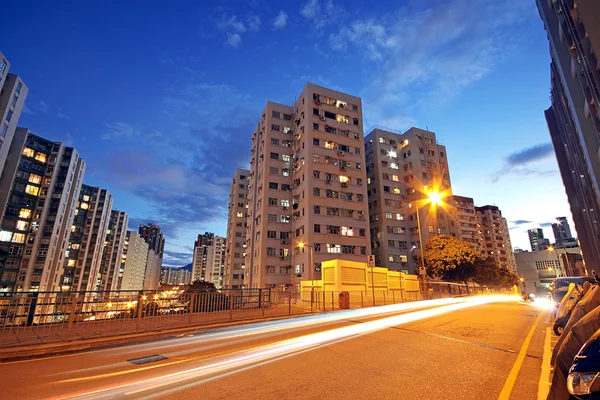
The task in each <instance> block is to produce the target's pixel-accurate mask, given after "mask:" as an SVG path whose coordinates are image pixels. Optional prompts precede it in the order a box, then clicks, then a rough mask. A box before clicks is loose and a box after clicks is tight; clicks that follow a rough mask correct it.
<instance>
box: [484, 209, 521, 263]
mask: <svg viewBox="0 0 600 400" xmlns="http://www.w3.org/2000/svg"><path fill="white" fill-rule="evenodd" d="M475 210H476V211H477V215H478V217H479V218H480V221H481V231H482V235H483V246H482V252H483V254H484V255H485V257H486V258H492V259H493V260H494V262H495V263H496V265H498V266H500V267H503V268H507V269H509V270H511V271H516V262H515V254H514V252H513V250H512V244H511V241H510V235H509V233H508V223H507V222H506V218H503V217H502V211H500V209H499V208H498V207H496V206H491V205H486V206H482V207H475Z"/></svg>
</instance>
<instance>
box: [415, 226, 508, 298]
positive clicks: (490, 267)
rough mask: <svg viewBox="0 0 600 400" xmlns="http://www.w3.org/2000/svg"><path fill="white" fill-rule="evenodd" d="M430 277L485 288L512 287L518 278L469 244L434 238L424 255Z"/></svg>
mask: <svg viewBox="0 0 600 400" xmlns="http://www.w3.org/2000/svg"><path fill="white" fill-rule="evenodd" d="M423 261H424V263H425V267H426V269H427V273H428V274H429V275H431V276H434V277H437V278H440V279H442V280H445V281H450V282H475V283H478V284H480V285H486V286H512V285H515V284H517V283H518V281H519V277H518V276H517V275H516V274H514V273H513V272H511V271H509V270H507V269H506V268H502V267H498V266H497V265H496V263H495V262H494V260H493V259H491V258H487V259H486V258H483V257H482V256H481V255H480V254H479V253H478V252H477V251H475V250H474V249H473V248H471V246H469V245H468V244H467V243H465V242H462V241H460V240H458V239H457V238H455V237H453V236H449V235H438V236H433V237H431V238H430V239H429V240H428V241H427V245H426V246H425V250H424V251H423Z"/></svg>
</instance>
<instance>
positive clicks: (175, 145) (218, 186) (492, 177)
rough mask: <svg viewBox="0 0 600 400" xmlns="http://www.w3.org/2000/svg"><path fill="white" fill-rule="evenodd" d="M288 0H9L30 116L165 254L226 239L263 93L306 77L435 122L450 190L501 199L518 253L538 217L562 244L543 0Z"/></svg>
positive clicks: (379, 108) (562, 207) (376, 107)
mask: <svg viewBox="0 0 600 400" xmlns="http://www.w3.org/2000/svg"><path fill="white" fill-rule="evenodd" d="M291 3H292V2H276V1H261V0H254V1H211V2H206V1H202V2H199V1H186V0H179V1H171V2H169V3H168V4H167V5H166V4H165V3H164V2H159V1H154V0H150V1H145V2H141V1H129V2H118V1H115V0H108V1H97V2H96V1H92V0H90V1H85V2H82V1H66V0H63V1H57V2H40V1H35V0H33V1H31V0H30V1H27V0H22V1H18V2H11V4H10V6H7V7H4V8H3V11H2V12H3V40H2V43H1V50H2V52H3V53H4V54H5V56H6V57H7V58H8V59H9V60H10V62H11V63H12V67H11V72H13V73H17V74H19V75H21V76H22V77H23V79H24V81H25V82H26V84H27V85H28V87H29V89H30V94H29V97H28V100H27V104H26V105H27V109H26V110H25V112H24V113H23V115H22V117H21V121H20V126H25V127H28V128H30V129H31V130H32V131H33V132H35V133H37V134H39V135H42V136H44V137H48V138H50V139H53V140H57V141H64V142H65V143H67V144H68V145H71V146H75V147H76V148H77V149H78V150H79V152H80V153H81V154H82V155H83V157H84V158H85V159H86V160H87V162H88V169H87V172H86V183H88V184H91V185H98V186H102V187H106V188H108V189H109V190H110V191H111V192H112V193H113V194H114V196H115V201H114V205H115V207H116V208H119V209H122V210H124V211H126V212H128V213H129V215H130V216H131V221H132V222H131V224H130V225H131V226H132V227H134V226H135V225H136V224H137V223H139V222H149V221H152V222H157V223H159V224H160V225H161V227H162V228H163V230H164V232H165V235H166V238H167V245H166V256H165V262H164V263H165V265H183V264H186V263H187V262H189V261H190V260H191V252H192V246H193V241H194V239H195V237H196V235H197V234H198V233H201V232H204V231H214V232H216V233H218V234H221V235H224V234H225V231H226V211H227V195H228V190H229V182H230V179H231V177H232V176H233V173H234V171H235V168H237V167H244V166H246V165H247V164H248V159H249V146H250V137H251V133H252V129H253V126H254V124H255V123H256V121H258V118H259V116H260V112H261V111H262V108H263V106H264V103H265V102H266V101H267V100H273V101H277V102H282V103H286V104H291V103H292V102H293V101H294V96H295V95H297V94H298V93H300V91H301V89H302V87H303V86H304V84H305V83H306V82H307V81H310V82H313V83H316V84H319V85H323V86H329V87H332V88H334V89H338V90H342V91H345V92H348V93H350V94H353V95H357V96H360V97H362V99H363V108H364V118H365V126H366V127H369V126H371V125H373V124H380V125H384V126H389V127H392V128H396V129H406V128H408V127H410V126H412V125H414V126H418V127H421V128H426V127H427V128H429V129H430V130H432V131H434V132H436V134H437V137H438V140H439V142H440V143H442V144H444V145H446V146H447V148H448V149H447V151H448V157H449V162H450V171H451V178H452V181H453V190H454V193H455V194H459V195H464V196H470V197H474V198H475V201H476V203H477V204H478V205H484V204H496V205H497V206H499V207H500V208H501V209H502V211H503V214H504V216H505V217H506V218H507V219H508V220H509V221H511V223H510V226H511V231H510V233H511V238H512V241H513V246H516V247H522V248H528V247H529V245H528V241H527V236H526V232H525V231H526V229H528V228H532V227H538V226H542V227H543V228H544V231H545V233H546V237H549V238H550V239H551V240H552V239H553V235H552V231H551V229H550V227H549V223H550V222H551V221H552V220H553V218H554V217H556V216H562V215H567V216H569V218H570V214H569V208H568V203H567V201H566V195H565V193H564V188H563V185H562V182H561V180H560V175H559V174H558V168H557V165H556V160H555V158H554V153H553V150H552V146H551V144H550V139H549V135H548V131H547V128H546V123H545V120H544V114H543V110H544V109H546V108H548V106H549V87H550V78H549V62H550V58H549V53H548V42H547V39H546V35H545V32H544V29H543V25H542V22H541V20H540V18H539V16H538V14H537V10H536V8H535V2H534V1H533V0H515V1H511V2H507V1H505V0H423V1H416V0H415V1H412V0H406V1H394V2H368V3H365V2H362V1H344V2H341V1H333V0H331V1H330V0H309V1H301V2H297V3H294V4H291Z"/></svg>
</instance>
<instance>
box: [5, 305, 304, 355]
mask: <svg viewBox="0 0 600 400" xmlns="http://www.w3.org/2000/svg"><path fill="white" fill-rule="evenodd" d="M311 315H314V314H296V315H283V316H276V317H266V318H252V319H244V320H238V321H233V322H223V323H217V324H211V325H197V326H191V327H183V328H174V329H168V330H162V331H156V332H143V333H134V334H128V335H126V336H125V337H124V336H108V337H104V338H97V339H82V340H74V341H72V342H66V343H64V342H63V343H46V344H35V345H26V346H12V347H7V348H4V349H0V363H6V362H14V361H22V360H28V359H32V358H41V357H47V356H60V355H66V354H71V353H76V352H80V351H87V350H93V349H99V348H109V347H116V346H119V345H123V344H132V343H136V344H139V343H144V342H151V341H154V340H158V339H168V338H173V339H175V338H177V337H179V335H178V334H181V333H188V332H193V333H197V332H202V331H208V330H212V329H217V328H225V327H235V326H240V325H250V324H254V323H259V322H269V321H277V320H283V319H290V318H302V317H308V316H311Z"/></svg>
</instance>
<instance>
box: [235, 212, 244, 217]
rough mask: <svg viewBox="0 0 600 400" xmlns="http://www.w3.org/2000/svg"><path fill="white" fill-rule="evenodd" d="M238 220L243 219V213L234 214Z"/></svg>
mask: <svg viewBox="0 0 600 400" xmlns="http://www.w3.org/2000/svg"><path fill="white" fill-rule="evenodd" d="M236 215H237V217H238V218H243V217H244V213H243V212H239V213H237V214H236Z"/></svg>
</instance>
